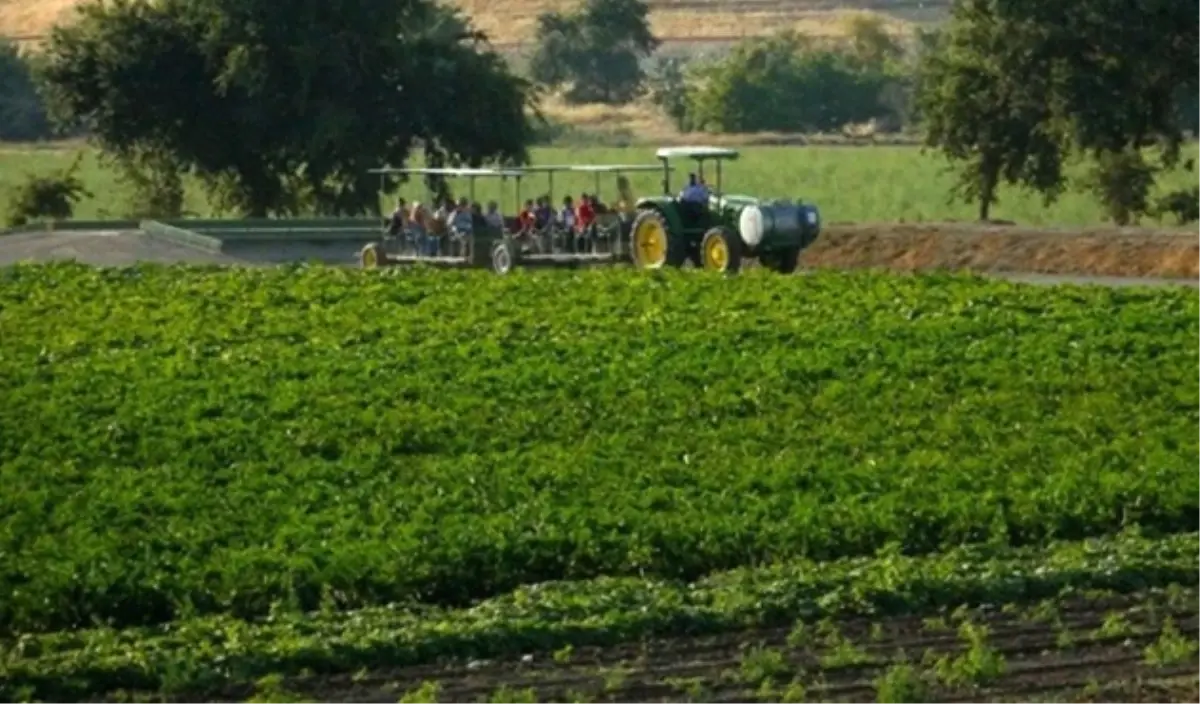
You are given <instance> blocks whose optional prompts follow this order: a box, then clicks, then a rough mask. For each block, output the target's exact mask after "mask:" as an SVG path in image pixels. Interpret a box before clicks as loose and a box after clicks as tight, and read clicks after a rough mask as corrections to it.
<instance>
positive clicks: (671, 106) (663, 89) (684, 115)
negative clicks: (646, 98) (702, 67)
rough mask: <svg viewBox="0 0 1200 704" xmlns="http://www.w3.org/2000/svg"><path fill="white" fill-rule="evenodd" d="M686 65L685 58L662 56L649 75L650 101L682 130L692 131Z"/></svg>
mask: <svg viewBox="0 0 1200 704" xmlns="http://www.w3.org/2000/svg"><path fill="white" fill-rule="evenodd" d="M686 67H687V64H686V62H685V61H684V60H683V59H680V58H677V57H664V56H660V57H658V59H657V61H656V62H655V64H654V68H653V69H652V70H651V71H650V75H649V76H648V77H647V84H648V86H649V89H650V90H649V93H650V101H651V102H652V103H654V104H655V105H656V106H658V108H659V109H660V110H662V111H663V113H665V114H666V116H667V117H669V118H671V122H672V124H674V125H675V128H676V129H678V130H679V131H680V132H691V131H692V119H691V117H692V116H691V111H690V110H689V109H688V83H687V73H686V70H685V69H686Z"/></svg>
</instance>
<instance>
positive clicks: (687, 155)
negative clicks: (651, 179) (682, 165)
mask: <svg viewBox="0 0 1200 704" xmlns="http://www.w3.org/2000/svg"><path fill="white" fill-rule="evenodd" d="M654 156H656V157H658V158H659V159H697V160H700V159H736V158H738V151H737V150H736V149H727V148H725V147H663V148H662V149H659V150H658V151H657V152H655V154H654Z"/></svg>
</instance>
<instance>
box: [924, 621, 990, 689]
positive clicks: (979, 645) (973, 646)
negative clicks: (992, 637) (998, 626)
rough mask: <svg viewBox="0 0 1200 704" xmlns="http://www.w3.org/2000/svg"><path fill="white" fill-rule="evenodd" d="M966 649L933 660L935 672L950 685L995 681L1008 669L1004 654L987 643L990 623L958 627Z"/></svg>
mask: <svg viewBox="0 0 1200 704" xmlns="http://www.w3.org/2000/svg"><path fill="white" fill-rule="evenodd" d="M959 635H960V637H961V638H962V639H963V640H964V641H966V644H967V648H966V650H965V651H963V652H962V653H960V654H959V655H955V656H950V655H944V656H941V657H938V658H936V659H935V660H934V663H933V671H934V673H935V674H936V676H937V679H938V680H940V681H941V682H942V683H944V684H945V685H947V686H950V687H964V686H972V687H978V686H982V685H986V684H988V683H991V682H994V681H995V680H996V679H998V678H999V677H1000V676H1001V675H1003V674H1004V672H1005V670H1006V667H1007V666H1006V663H1005V661H1004V656H1003V655H1001V654H1000V653H999V652H997V651H996V650H995V649H993V648H992V647H990V646H989V645H988V644H987V637H988V628H987V626H983V625H977V624H974V623H971V622H969V621H968V622H965V623H963V625H962V626H961V627H960V628H959Z"/></svg>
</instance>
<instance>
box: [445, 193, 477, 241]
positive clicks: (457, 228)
mask: <svg viewBox="0 0 1200 704" xmlns="http://www.w3.org/2000/svg"><path fill="white" fill-rule="evenodd" d="M449 224H450V228H451V230H452V231H453V233H454V234H455V235H457V236H459V237H462V236H464V235H469V234H471V226H472V218H471V201H469V200H467V199H466V198H459V199H458V205H457V206H456V207H455V208H454V211H453V212H452V213H451V214H450V223H449Z"/></svg>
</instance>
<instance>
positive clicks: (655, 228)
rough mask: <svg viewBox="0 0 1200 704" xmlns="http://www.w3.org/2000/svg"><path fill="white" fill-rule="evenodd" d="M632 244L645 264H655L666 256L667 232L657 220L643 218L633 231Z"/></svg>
mask: <svg viewBox="0 0 1200 704" xmlns="http://www.w3.org/2000/svg"><path fill="white" fill-rule="evenodd" d="M633 246H634V247H635V248H636V249H637V251H638V252H639V253H640V254H641V260H642V262H643V263H645V264H646V265H647V266H656V265H658V264H661V263H662V262H664V261H666V258H667V232H666V230H665V229H663V226H662V223H660V222H658V221H657V220H643V221H642V222H641V223H640V224H639V225H638V228H637V231H636V232H634V233H633Z"/></svg>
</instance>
